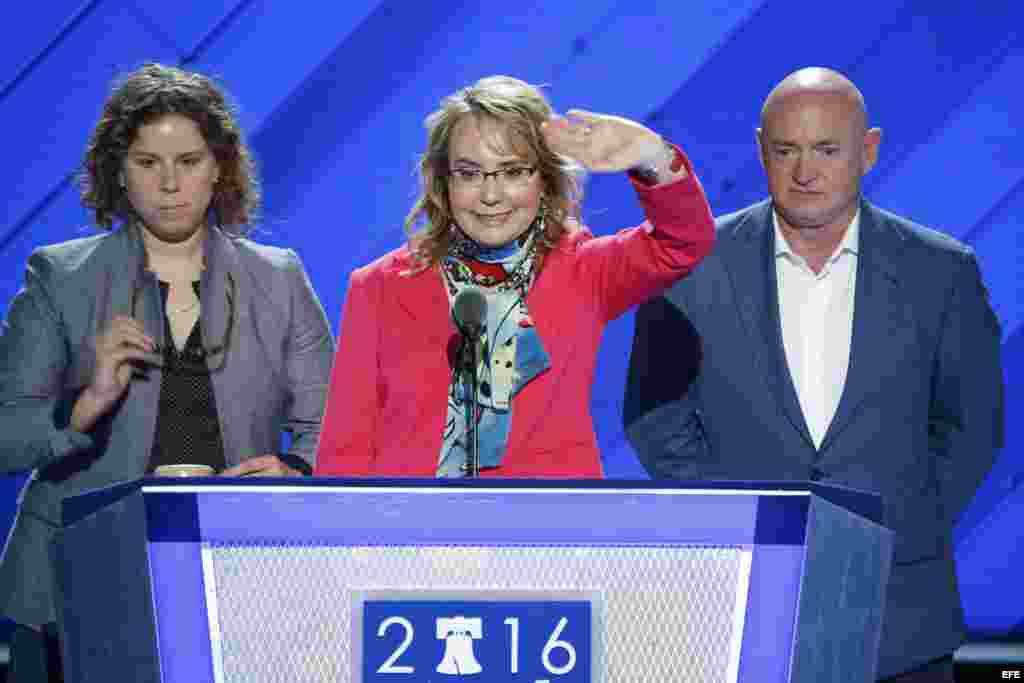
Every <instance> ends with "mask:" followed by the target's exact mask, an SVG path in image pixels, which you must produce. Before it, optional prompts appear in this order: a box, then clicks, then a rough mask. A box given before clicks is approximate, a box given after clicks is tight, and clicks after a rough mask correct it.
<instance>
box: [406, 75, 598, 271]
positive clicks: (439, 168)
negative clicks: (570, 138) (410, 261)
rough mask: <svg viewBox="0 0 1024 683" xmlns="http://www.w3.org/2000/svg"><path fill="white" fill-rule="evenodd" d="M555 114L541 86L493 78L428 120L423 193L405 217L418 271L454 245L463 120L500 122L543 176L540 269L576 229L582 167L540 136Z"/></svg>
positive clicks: (472, 87)
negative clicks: (454, 181)
mask: <svg viewBox="0 0 1024 683" xmlns="http://www.w3.org/2000/svg"><path fill="white" fill-rule="evenodd" d="M552 114H553V110H552V108H551V105H550V104H548V102H547V100H546V99H545V98H544V95H543V94H541V92H540V89H539V88H538V87H536V86H533V85H530V84H529V83H526V82H524V81H521V80H519V79H517V78H512V77H510V76H489V77H487V78H482V79H480V80H479V81H477V82H476V83H474V84H473V85H470V86H468V87H466V88H463V89H461V90H459V91H457V92H455V93H453V94H451V95H448V96H447V97H445V98H444V99H443V100H442V101H441V106H440V107H439V108H438V109H437V110H436V111H435V112H433V113H432V114H430V115H429V116H428V117H427V118H426V121H425V122H424V125H425V127H426V129H427V150H426V151H425V152H424V153H423V155H422V156H421V157H420V163H419V175H420V194H419V196H418V197H417V199H416V202H415V203H414V204H413V207H412V209H411V210H410V211H409V214H408V215H407V216H406V219H405V229H406V231H407V232H408V233H409V250H410V252H411V253H412V255H413V257H414V258H415V260H416V262H417V265H418V267H417V268H416V269H415V271H414V272H420V271H422V270H425V269H427V268H430V267H432V266H434V265H436V264H437V263H439V262H440V261H441V260H442V259H444V257H445V256H446V255H447V253H448V248H449V246H450V244H451V239H452V237H451V226H452V223H453V217H452V210H451V204H450V203H449V198H448V180H449V160H448V149H449V145H450V143H451V136H452V131H453V130H454V129H455V126H456V124H457V123H458V122H459V121H460V120H462V118H463V117H465V116H473V117H476V118H478V119H480V118H484V117H487V118H490V119H493V120H494V121H496V122H498V123H499V124H501V125H502V126H503V127H504V128H505V129H506V130H507V131H508V134H509V139H510V141H511V143H512V144H513V145H515V146H517V147H519V146H522V147H524V148H525V149H524V150H523V151H524V152H526V154H528V156H529V157H530V161H531V163H534V164H536V166H537V170H538V171H539V172H540V178H541V182H542V183H543V186H544V190H543V202H544V204H543V205H544V209H545V219H544V225H545V229H544V234H543V235H541V236H540V238H541V239H540V241H539V243H538V245H537V255H538V263H537V267H539V266H540V264H541V263H542V262H543V256H544V254H546V253H547V252H548V251H550V250H551V249H552V248H553V247H554V246H555V244H557V243H558V241H559V239H560V238H561V237H562V235H563V234H564V233H566V232H568V231H570V230H573V229H575V225H576V224H577V222H578V220H579V208H580V202H581V200H582V197H583V191H582V188H581V185H580V176H581V169H580V167H579V166H578V165H577V164H576V163H575V162H573V161H572V160H571V159H568V158H567V157H564V156H561V155H559V154H557V153H555V152H554V151H552V149H551V148H550V147H548V144H547V141H546V140H545V139H544V136H543V135H542V134H541V124H543V123H544V122H545V121H547V120H548V119H549V118H551V116H552Z"/></svg>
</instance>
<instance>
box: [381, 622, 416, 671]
mask: <svg viewBox="0 0 1024 683" xmlns="http://www.w3.org/2000/svg"><path fill="white" fill-rule="evenodd" d="M392 624H397V625H399V626H401V627H402V628H403V629H405V639H404V640H402V642H401V644H400V645H399V646H398V647H396V648H395V651H394V652H392V653H391V656H390V657H388V658H387V660H386V661H385V662H384V663H383V664H381V665H380V668H379V669H377V673H379V674H411V673H412V672H413V671H415V669H414V668H413V667H411V666H404V665H403V666H395V662H396V661H398V658H399V657H401V656H402V654H403V653H404V652H405V651H406V650H408V649H409V646H410V645H412V637H413V627H412V622H410V621H409V620H408V619H406V618H405V617H388V618H387V619H385V620H384V621H382V622H381V624H380V627H379V628H378V629H377V637H378V638H383V637H384V633H385V632H386V631H387V630H388V627H389V626H391V625H392Z"/></svg>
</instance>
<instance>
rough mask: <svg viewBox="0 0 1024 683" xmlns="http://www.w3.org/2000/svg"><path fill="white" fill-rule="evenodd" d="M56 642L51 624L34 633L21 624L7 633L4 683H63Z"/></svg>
mask: <svg viewBox="0 0 1024 683" xmlns="http://www.w3.org/2000/svg"><path fill="white" fill-rule="evenodd" d="M63 681H64V674H63V672H62V670H61V664H60V641H59V640H58V638H57V633H56V629H54V628H53V625H52V624H49V625H47V626H46V627H44V629H43V630H42V631H37V630H35V629H33V628H29V627H27V626H22V625H21V624H15V625H14V631H13V632H12V633H11V668H10V672H9V673H8V683H63Z"/></svg>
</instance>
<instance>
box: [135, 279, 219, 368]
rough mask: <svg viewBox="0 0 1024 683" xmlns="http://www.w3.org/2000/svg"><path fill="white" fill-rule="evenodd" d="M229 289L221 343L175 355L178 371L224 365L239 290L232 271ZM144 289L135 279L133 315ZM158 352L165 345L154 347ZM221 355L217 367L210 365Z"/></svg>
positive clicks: (161, 350) (162, 351) (174, 363)
mask: <svg viewBox="0 0 1024 683" xmlns="http://www.w3.org/2000/svg"><path fill="white" fill-rule="evenodd" d="M227 283H228V286H227V289H226V290H225V292H224V294H225V298H226V299H227V302H228V321H227V324H226V325H225V326H224V337H223V338H222V339H221V341H220V343H219V344H215V345H214V346H207V345H206V344H205V343H204V344H203V346H202V348H201V349H199V350H192V349H189V350H188V351H187V352H185V353H181V354H178V355H176V356H175V358H174V362H173V368H174V369H175V370H177V371H180V372H183V373H187V374H194V375H203V374H207V373H210V372H213V371H214V370H220V369H222V368H223V367H224V359H225V357H226V355H227V353H226V352H227V350H228V344H229V343H230V341H231V333H232V332H233V331H234V329H235V295H236V294H237V290H236V287H235V278H234V277H232V276H231V273H227ZM141 291H142V287H141V286H140V284H139V280H138V279H136V280H135V284H134V286H133V288H132V308H131V316H132V318H135V311H136V308H137V303H136V302H137V301H138V299H139V293H140V292H141ZM153 350H154V351H155V352H156V353H161V354H162V353H164V347H162V346H160V345H157V347H156V348H155V349H153ZM218 355H219V356H220V362H219V363H218V364H217V366H216V367H210V364H209V359H210V358H211V357H213V356H218Z"/></svg>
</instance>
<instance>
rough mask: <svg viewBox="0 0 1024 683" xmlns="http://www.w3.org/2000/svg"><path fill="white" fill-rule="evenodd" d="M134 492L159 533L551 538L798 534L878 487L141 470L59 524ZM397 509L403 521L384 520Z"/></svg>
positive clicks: (858, 509) (859, 503)
mask: <svg viewBox="0 0 1024 683" xmlns="http://www.w3.org/2000/svg"><path fill="white" fill-rule="evenodd" d="M139 496H141V497H142V498H143V499H144V500H145V509H146V515H147V518H148V519H149V520H150V521H149V527H150V533H151V534H156V535H157V536H160V537H162V538H163V539H164V540H172V539H173V540H186V539H199V538H202V539H204V540H216V539H218V538H221V537H228V536H232V537H235V536H238V535H239V534H241V535H243V536H247V535H250V534H256V533H258V534H263V535H265V534H271V535H273V533H274V532H273V531H272V529H276V530H277V531H276V533H277V534H288V533H293V532H292V531H291V529H294V528H295V525H298V527H299V528H304V529H305V530H306V531H307V532H308V533H310V534H312V535H313V536H318V537H322V538H324V537H333V536H334V535H335V534H336V530H335V528H334V526H333V525H334V523H335V522H334V520H337V519H338V518H339V516H340V517H343V518H344V520H345V521H344V522H342V524H343V525H345V526H346V530H345V532H344V533H345V534H347V535H349V536H351V535H352V534H353V533H355V534H356V535H357V536H358V535H359V534H361V533H366V534H369V535H372V534H377V535H379V534H380V533H381V532H382V528H383V529H384V531H385V532H387V531H388V529H389V528H390V529H391V531H393V532H394V533H396V534H397V533H399V532H398V526H399V524H400V523H404V524H405V526H406V527H408V521H407V520H408V519H410V518H411V519H420V518H423V519H426V518H429V517H430V516H431V515H434V514H443V515H448V516H450V517H456V518H458V519H459V520H461V521H460V522H459V523H458V525H457V526H459V528H460V530H459V532H458V533H459V534H461V536H460V538H463V537H464V539H465V540H467V542H468V541H471V540H472V539H473V538H475V537H476V536H475V535H476V534H479V533H483V530H484V529H487V530H493V529H494V528H495V526H500V527H502V528H504V529H505V533H507V534H509V535H510V537H514V536H516V534H517V531H516V528H517V527H519V526H522V527H524V528H525V527H534V528H536V527H538V526H542V527H544V528H546V529H547V530H548V531H547V532H546V533H548V534H550V535H551V538H550V540H551V541H552V542H558V538H559V534H571V533H578V531H577V532H572V531H570V529H577V530H578V529H580V528H592V529H593V533H595V534H598V535H601V534H602V533H603V532H602V531H601V529H602V528H603V527H604V528H608V534H609V537H610V538H611V537H613V536H614V535H615V534H617V533H619V532H624V533H626V535H628V536H630V537H632V538H635V539H637V541H638V542H641V543H662V542H671V540H672V534H674V533H678V529H680V528H683V527H685V528H686V530H687V531H686V533H689V534H696V537H697V538H708V539H711V538H716V539H719V540H723V541H725V540H728V541H729V542H733V543H764V542H769V543H784V544H787V543H795V544H800V543H802V542H803V528H804V526H805V522H806V519H807V511H808V509H809V506H810V502H811V499H812V498H813V497H818V498H822V499H825V500H828V501H829V502H831V503H833V504H835V505H837V506H839V507H841V508H843V509H845V510H847V511H848V512H850V513H852V514H855V515H858V516H860V517H864V518H866V519H868V520H870V521H872V522H874V523H875V524H882V505H881V498H880V497H879V496H878V495H877V494H873V493H868V492H865V491H859V490H856V489H850V488H845V487H841V486H834V485H829V484H819V483H816V482H793V481H788V482H779V481H756V482H753V481H717V482H712V481H691V482H668V481H648V480H618V481H617V480H522V479H514V480H512V479H507V480H499V479H477V480H465V479H460V480H438V479H423V480H421V479H330V478H312V477H304V478H258V479H257V478H251V477H246V478H222V477H202V478H178V479H169V478H143V479H138V480H134V481H129V482H123V483H121V484H116V485H114V486H111V487H107V488H104V489H98V490H95V491H90V492H87V493H83V494H80V495H78V496H73V497H69V498H67V499H65V501H64V509H63V513H64V524H65V526H71V525H74V524H75V523H77V522H79V521H81V520H83V519H85V518H87V517H89V516H91V515H93V514H94V513H96V512H98V511H100V510H102V509H104V508H107V507H108V506H112V505H115V504H117V503H118V502H119V501H121V500H123V499H126V498H129V497H139ZM352 505H365V506H366V507H365V508H364V509H365V510H366V511H372V513H371V514H369V515H363V514H360V515H358V516H357V517H358V518H366V519H372V520H373V522H372V524H371V523H366V526H365V529H364V528H363V525H364V523H363V522H362V521H353V519H354V518H353V517H352V515H350V511H351V510H352V507H351V506H352ZM441 510H443V512H439V511H441ZM253 516H259V517H261V520H262V523H261V524H259V525H256V526H258V527H259V528H260V529H261V531H259V532H250V531H248V530H247V528H249V527H251V526H252V525H249V526H248V527H247V525H248V522H249V521H251V520H252V518H253ZM399 518H404V519H405V520H406V521H405V522H399V521H394V525H393V526H391V527H389V525H391V524H392V521H393V520H398V519H399ZM446 523H447V522H446ZM371 527H372V532H371ZM673 529H676V531H672V530H673ZM488 532H489V531H488ZM588 533H590V532H589V531H588Z"/></svg>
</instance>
